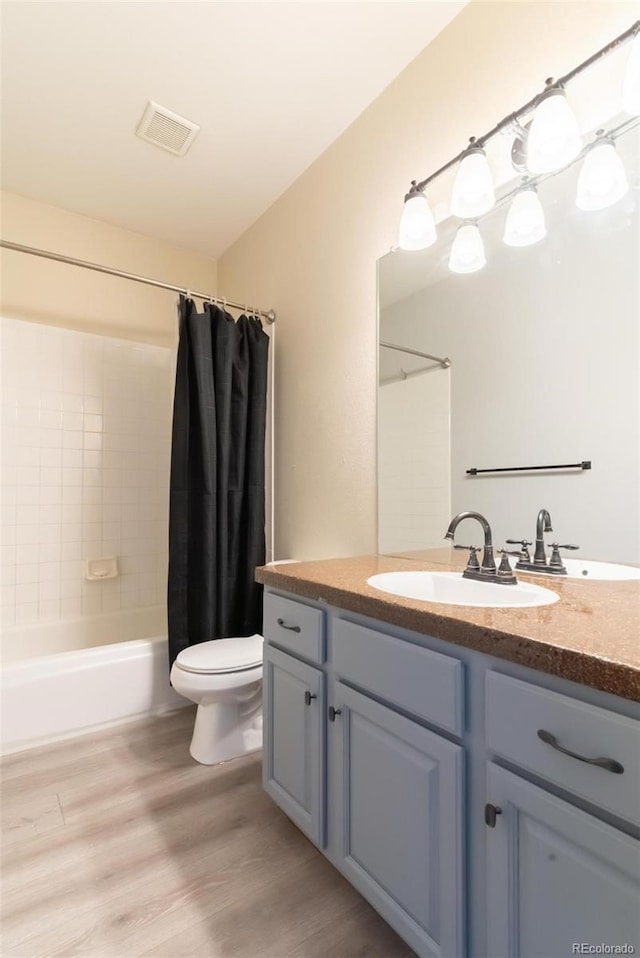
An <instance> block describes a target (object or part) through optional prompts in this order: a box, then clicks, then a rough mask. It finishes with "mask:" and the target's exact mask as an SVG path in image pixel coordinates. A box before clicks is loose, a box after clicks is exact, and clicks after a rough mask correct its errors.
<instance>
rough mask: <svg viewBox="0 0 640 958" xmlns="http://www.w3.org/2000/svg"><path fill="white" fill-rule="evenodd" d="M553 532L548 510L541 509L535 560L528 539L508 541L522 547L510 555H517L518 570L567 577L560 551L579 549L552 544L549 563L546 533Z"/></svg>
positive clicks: (572, 546) (556, 543)
mask: <svg viewBox="0 0 640 958" xmlns="http://www.w3.org/2000/svg"><path fill="white" fill-rule="evenodd" d="M545 532H553V527H552V525H551V516H550V515H549V512H548V510H547V509H541V510H540V512H539V513H538V518H537V519H536V551H535V552H534V554H533V559H532V558H531V556H530V554H529V549H528V548H527V547H528V546H530V545H531V542H529V540H528V539H507V543H508V544H509V545H519V546H521V551H520V552H510V553H509V555H517V556H518V561H517V562H516V569H520V570H521V571H523V572H527V571H529V572H542V571H544V572H550V573H552V574H553V575H566V574H567V570H566V569H565V567H564V565H563V564H562V559H561V557H560V552H559V550H560V549H577V548H578V546H574V545H568V544H567V545H560V544H559V543H558V542H552V543H551V549H552V552H551V561H550V562H549V563H547V555H546V552H545V549H544V533H545Z"/></svg>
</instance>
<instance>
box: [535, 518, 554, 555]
mask: <svg viewBox="0 0 640 958" xmlns="http://www.w3.org/2000/svg"><path fill="white" fill-rule="evenodd" d="M545 532H553V526H552V525H551V516H550V515H549V513H548V511H547V510H546V509H541V510H540V512H539V513H538V518H537V519H536V551H535V552H534V554H533V564H534V565H537V566H544V567H545V568H546V565H547V555H546V553H545V551H544V535H543V533H545Z"/></svg>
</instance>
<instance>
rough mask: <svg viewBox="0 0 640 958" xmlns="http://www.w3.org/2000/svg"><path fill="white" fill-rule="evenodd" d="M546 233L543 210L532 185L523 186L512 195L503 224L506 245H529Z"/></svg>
mask: <svg viewBox="0 0 640 958" xmlns="http://www.w3.org/2000/svg"><path fill="white" fill-rule="evenodd" d="M546 235H547V227H546V226H545V222H544V210H543V209H542V203H541V202H540V200H539V199H538V194H537V193H536V191H535V189H534V187H533V186H525V187H524V189H522V190H520V191H519V192H518V193H516V195H515V196H514V197H513V200H512V202H511V206H510V207H509V212H508V213H507V219H506V222H505V224H504V237H503V239H504V242H505V243H506V244H507V246H531V245H532V243H537V242H539V240H541V239H542V238H543V237H544V236H546Z"/></svg>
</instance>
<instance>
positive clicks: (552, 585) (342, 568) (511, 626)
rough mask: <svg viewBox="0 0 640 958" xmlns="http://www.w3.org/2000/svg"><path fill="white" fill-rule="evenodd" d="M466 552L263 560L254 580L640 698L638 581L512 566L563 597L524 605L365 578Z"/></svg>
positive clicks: (453, 565) (455, 561) (458, 558)
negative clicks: (379, 584) (476, 601)
mask: <svg viewBox="0 0 640 958" xmlns="http://www.w3.org/2000/svg"><path fill="white" fill-rule="evenodd" d="M465 561H466V554H464V555H463V554H459V553H454V552H452V551H451V550H450V549H434V550H429V551H425V552H420V553H415V552H414V553H407V554H404V555H399V556H382V555H370V556H356V557H354V558H349V559H322V560H319V561H316V562H297V563H292V564H290V565H276V566H263V567H261V568H259V569H257V571H256V579H257V580H258V582H262V583H263V584H264V585H266V586H271V587H272V588H274V589H280V590H282V591H283V592H289V593H292V594H293V595H298V596H301V597H305V598H309V599H316V600H319V601H324V602H327V603H328V604H330V605H334V606H337V607H339V608H341V609H346V610H347V611H349V612H356V613H358V614H360V615H366V616H369V617H371V618H373V619H379V620H380V621H382V622H387V623H389V624H390V625H397V626H400V627H401V628H405V629H411V630H413V631H414V632H420V633H422V634H424V635H430V636H434V637H436V638H439V639H443V640H444V641H446V642H452V643H453V644H455V645H461V646H465V647H467V648H471V649H476V650H477V651H479V652H486V653H488V654H489V655H495V656H498V657H499V658H503V659H508V660H509V661H510V662H517V663H518V664H520V665H525V666H528V667H529V668H532V669H538V670H539V671H542V672H549V673H551V674H552V675H559V676H562V677H563V678H566V679H569V680H571V681H573V682H580V683H581V684H583V685H590V686H592V687H593V688H596V689H602V690H603V691H605V692H610V693H612V694H613V695H620V696H622V697H623V698H627V699H632V700H635V701H640V582H638V581H635V582H633V581H627V582H605V581H596V580H590V581H589V582H586V581H583V580H581V579H565V578H555V577H554V578H551V577H550V576H539V575H531V576H528V575H526V574H525V573H520V572H518V578H519V579H522V580H523V581H529V582H535V584H536V585H541V586H544V587H545V588H549V589H552V590H553V591H554V592H557V593H558V595H559V596H560V599H559V601H558V602H555V603H554V604H553V605H546V606H539V607H536V608H523V609H487V608H472V607H470V606H453V605H441V604H436V603H430V602H423V601H419V600H417V599H405V598H402V597H400V596H395V595H390V594H388V593H385V592H380V591H378V590H377V589H374V588H372V587H371V586H369V585H367V579H368V578H369V577H370V576H372V575H376V574H377V573H379V572H399V571H403V570H407V571H409V570H416V569H425V570H428V569H432V570H433V571H441V572H444V571H458V570H460V571H461V570H462V568H463V567H464V563H465ZM504 588H507V586H504Z"/></svg>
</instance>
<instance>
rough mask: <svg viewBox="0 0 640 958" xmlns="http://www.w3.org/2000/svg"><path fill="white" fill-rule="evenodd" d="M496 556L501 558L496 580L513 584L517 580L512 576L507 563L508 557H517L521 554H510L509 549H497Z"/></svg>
mask: <svg viewBox="0 0 640 958" xmlns="http://www.w3.org/2000/svg"><path fill="white" fill-rule="evenodd" d="M498 554H499V555H501V556H502V559H501V560H500V565H499V566H498V572H497V575H498V578H499V579H500V581H501V582H510V583H514V584H515V583H516V582H517V581H518V580H517V579H516V577H515V575H514V574H513V569H512V568H511V565H510V563H509V556H519V555H521V553H520V552H512V551H510V550H509V549H498Z"/></svg>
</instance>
